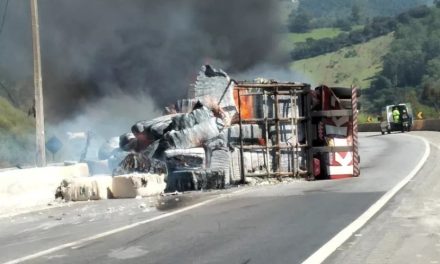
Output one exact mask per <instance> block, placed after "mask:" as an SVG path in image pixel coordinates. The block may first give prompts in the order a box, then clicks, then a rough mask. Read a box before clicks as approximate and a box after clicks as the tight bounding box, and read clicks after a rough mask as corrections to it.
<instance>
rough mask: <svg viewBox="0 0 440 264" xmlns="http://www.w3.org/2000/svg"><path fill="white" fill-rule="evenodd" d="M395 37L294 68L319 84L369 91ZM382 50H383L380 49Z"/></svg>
mask: <svg viewBox="0 0 440 264" xmlns="http://www.w3.org/2000/svg"><path fill="white" fill-rule="evenodd" d="M392 41H393V35H392V34H388V35H385V36H382V37H378V38H375V39H373V40H371V41H369V42H366V43H363V44H358V45H353V46H351V47H347V48H343V49H340V50H338V51H335V52H331V53H327V54H324V55H320V56H316V57H313V58H309V59H304V60H296V61H294V62H292V63H291V69H293V70H294V71H295V72H297V73H300V74H301V75H303V76H304V77H305V78H306V79H308V80H312V81H313V82H314V83H316V84H326V85H330V86H343V87H350V86H351V85H356V86H358V87H360V88H368V87H370V84H371V82H372V80H373V79H374V77H375V76H376V75H377V74H378V73H380V72H381V70H382V58H383V56H384V55H385V54H387V52H388V51H389V48H390V44H391V42H392ZM378 47H380V48H378Z"/></svg>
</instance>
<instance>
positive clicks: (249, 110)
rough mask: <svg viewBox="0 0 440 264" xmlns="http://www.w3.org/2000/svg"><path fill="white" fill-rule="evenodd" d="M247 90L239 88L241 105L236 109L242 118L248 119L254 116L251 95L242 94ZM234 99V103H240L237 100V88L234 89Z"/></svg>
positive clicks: (237, 104)
mask: <svg viewBox="0 0 440 264" xmlns="http://www.w3.org/2000/svg"><path fill="white" fill-rule="evenodd" d="M246 93H247V91H244V90H241V91H240V101H241V106H240V109H238V111H239V112H240V116H241V118H243V119H249V118H253V117H254V99H253V97H252V96H243V94H246ZM234 101H235V105H236V106H237V108H238V106H239V105H240V104H239V102H238V90H234Z"/></svg>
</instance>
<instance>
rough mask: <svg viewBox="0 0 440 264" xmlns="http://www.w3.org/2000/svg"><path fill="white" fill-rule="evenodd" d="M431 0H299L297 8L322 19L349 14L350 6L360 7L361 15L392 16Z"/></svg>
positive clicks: (426, 3)
mask: <svg viewBox="0 0 440 264" xmlns="http://www.w3.org/2000/svg"><path fill="white" fill-rule="evenodd" d="M432 3H433V1H432V0H389V1H383V0H356V1H353V0H326V1H322V0H300V2H299V10H304V11H305V12H307V13H309V14H311V15H312V16H313V17H315V18H319V19H322V20H328V19H330V20H336V19H340V18H347V17H349V16H350V15H351V12H352V7H353V6H357V7H358V8H359V9H360V14H361V16H362V17H364V18H365V17H369V18H372V17H376V16H394V15H396V14H399V13H400V12H403V11H405V10H408V9H410V8H413V7H416V6H420V5H430V4H432Z"/></svg>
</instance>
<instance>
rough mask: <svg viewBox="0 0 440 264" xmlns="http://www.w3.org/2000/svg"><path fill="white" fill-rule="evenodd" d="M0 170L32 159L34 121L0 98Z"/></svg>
mask: <svg viewBox="0 0 440 264" xmlns="http://www.w3.org/2000/svg"><path fill="white" fill-rule="evenodd" d="M0 113H1V114H0V168H1V167H8V166H15V165H17V164H20V163H26V164H28V163H29V162H31V161H32V159H33V148H34V147H33V142H34V126H35V125H34V121H33V119H32V118H30V117H28V116H27V115H26V114H25V113H24V112H22V111H21V110H19V109H17V108H14V107H13V106H12V105H11V104H10V103H9V102H8V101H7V100H6V99H5V98H3V97H0Z"/></svg>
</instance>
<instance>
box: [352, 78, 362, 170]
mask: <svg viewBox="0 0 440 264" xmlns="http://www.w3.org/2000/svg"><path fill="white" fill-rule="evenodd" d="M351 89H352V90H351V105H352V110H353V176H354V177H358V176H359V175H360V167H359V139H358V110H357V105H358V99H357V88H356V87H355V86H352V88H351Z"/></svg>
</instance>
